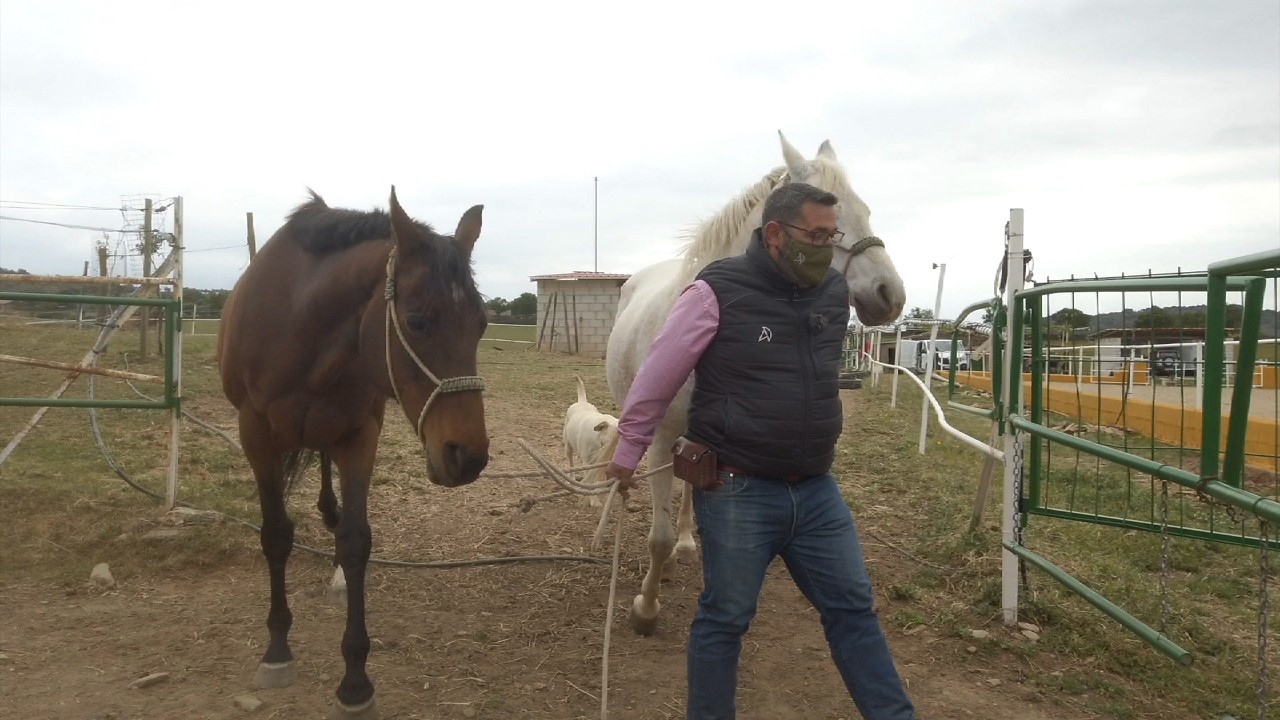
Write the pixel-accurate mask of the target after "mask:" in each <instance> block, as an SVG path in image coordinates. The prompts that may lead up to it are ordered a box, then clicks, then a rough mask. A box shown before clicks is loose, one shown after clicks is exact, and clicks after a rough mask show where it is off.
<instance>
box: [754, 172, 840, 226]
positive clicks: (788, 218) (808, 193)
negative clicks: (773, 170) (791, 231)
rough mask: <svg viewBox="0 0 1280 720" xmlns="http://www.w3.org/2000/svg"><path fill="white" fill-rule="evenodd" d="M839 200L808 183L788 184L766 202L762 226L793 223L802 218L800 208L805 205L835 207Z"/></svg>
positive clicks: (761, 219)
mask: <svg viewBox="0 0 1280 720" xmlns="http://www.w3.org/2000/svg"><path fill="white" fill-rule="evenodd" d="M837 202H839V200H838V199H837V198H836V196H835V195H832V194H831V193H829V192H827V191H826V190H823V189H821V188H816V187H814V186H812V185H808V184H806V183H787V184H786V185H783V186H782V187H780V188H778V189H777V190H774V191H773V192H772V193H770V194H769V197H768V198H766V199H765V201H764V214H763V215H762V216H761V217H760V225H761V226H764V225H768V224H769V223H771V222H780V223H793V222H795V221H796V219H797V218H799V217H800V208H801V207H803V206H804V204H805V203H818V204H819V205H835V204H836V203H837Z"/></svg>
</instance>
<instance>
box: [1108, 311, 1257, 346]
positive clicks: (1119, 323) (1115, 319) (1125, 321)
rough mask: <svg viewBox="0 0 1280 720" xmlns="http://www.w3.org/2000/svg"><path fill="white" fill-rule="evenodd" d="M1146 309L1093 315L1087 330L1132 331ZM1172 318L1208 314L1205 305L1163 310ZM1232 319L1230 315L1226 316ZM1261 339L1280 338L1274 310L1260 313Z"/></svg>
mask: <svg viewBox="0 0 1280 720" xmlns="http://www.w3.org/2000/svg"><path fill="white" fill-rule="evenodd" d="M1147 309H1148V308H1141V309H1138V310H1124V311H1122V312H1112V313H1103V314H1101V315H1094V316H1091V317H1090V318H1089V330H1090V331H1091V332H1099V331H1102V330H1118V329H1120V328H1128V329H1132V328H1133V327H1134V324H1135V322H1136V321H1137V318H1138V316H1139V315H1140V314H1141V313H1143V312H1144V311H1146V310H1147ZM1163 309H1164V310H1165V311H1167V312H1168V313H1169V314H1170V315H1172V316H1173V317H1178V316H1183V317H1191V316H1197V317H1204V316H1205V314H1207V312H1208V309H1209V308H1208V306H1207V305H1183V306H1182V307H1181V308H1179V307H1177V306H1169V307H1165V308H1163ZM1228 317H1229V318H1230V317H1232V314H1230V313H1229V314H1228ZM1262 337H1264V338H1274V337H1280V313H1277V312H1276V311H1275V310H1263V311H1262Z"/></svg>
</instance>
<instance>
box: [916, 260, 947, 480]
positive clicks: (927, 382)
mask: <svg viewBox="0 0 1280 720" xmlns="http://www.w3.org/2000/svg"><path fill="white" fill-rule="evenodd" d="M934 267H937V268H940V270H939V271H938V296H937V298H936V299H934V301H933V329H932V330H930V331H929V349H928V356H929V357H928V359H927V360H925V364H924V386H925V388H926V390H925V398H924V400H923V401H922V402H921V406H920V454H921V455H923V454H924V450H925V447H926V442H927V440H928V436H929V393H930V392H933V357H934V355H936V354H937V350H936V348H935V344H936V342H937V340H938V318H939V317H942V281H943V280H944V279H945V278H946V277H947V264H946V263H942V264H941V265H935V266H934Z"/></svg>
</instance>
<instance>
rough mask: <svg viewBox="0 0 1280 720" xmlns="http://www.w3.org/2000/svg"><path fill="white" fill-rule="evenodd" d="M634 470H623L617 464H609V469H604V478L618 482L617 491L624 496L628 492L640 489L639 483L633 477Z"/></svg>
mask: <svg viewBox="0 0 1280 720" xmlns="http://www.w3.org/2000/svg"><path fill="white" fill-rule="evenodd" d="M635 474H636V470H635V468H624V467H622V466H621V465H619V464H618V463H615V462H611V463H609V467H607V468H605V469H604V476H605V477H607V478H609V479H611V480H617V481H618V490H619V491H620V492H622V493H623V494H626V492H627V491H628V490H635V489H636V488H638V487H640V481H639V480H637V479H636V477H635Z"/></svg>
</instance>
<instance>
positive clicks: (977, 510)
mask: <svg viewBox="0 0 1280 720" xmlns="http://www.w3.org/2000/svg"><path fill="white" fill-rule="evenodd" d="M969 367H970V371H971V372H972V368H973V365H972V364H970V366H969ZM999 441H1000V423H998V422H996V421H994V420H993V421H991V443H990V445H991V447H992V448H998V447H999V445H1000V442H999ZM995 469H996V458H995V456H994V455H992V454H990V453H988V454H987V459H986V462H985V463H983V465H982V476H981V477H980V478H979V480H978V497H977V498H976V499H975V500H974V501H973V515H972V516H970V517H969V532H977V531H978V526H979V525H981V524H982V514H983V512H984V511H985V510H986V507H987V496H988V495H989V494H990V492H991V477H992V475H993V474H994V473H995Z"/></svg>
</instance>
